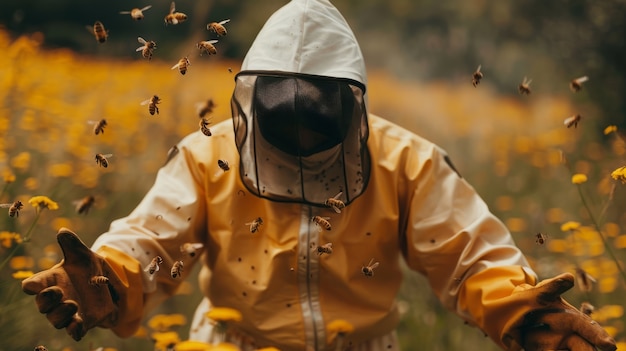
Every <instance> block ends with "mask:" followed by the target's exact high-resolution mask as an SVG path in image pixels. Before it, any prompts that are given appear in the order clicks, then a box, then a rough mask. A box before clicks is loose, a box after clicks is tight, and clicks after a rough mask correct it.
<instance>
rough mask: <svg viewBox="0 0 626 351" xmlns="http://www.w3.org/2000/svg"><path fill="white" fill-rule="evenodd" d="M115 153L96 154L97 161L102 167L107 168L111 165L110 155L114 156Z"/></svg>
mask: <svg viewBox="0 0 626 351" xmlns="http://www.w3.org/2000/svg"><path fill="white" fill-rule="evenodd" d="M112 156H113V154H96V163H97V164H98V165H99V166H100V167H104V168H107V167H109V160H108V159H109V157H112Z"/></svg>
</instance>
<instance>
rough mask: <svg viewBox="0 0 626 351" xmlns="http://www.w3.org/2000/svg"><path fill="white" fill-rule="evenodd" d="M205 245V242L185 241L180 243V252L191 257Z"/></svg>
mask: <svg viewBox="0 0 626 351" xmlns="http://www.w3.org/2000/svg"><path fill="white" fill-rule="evenodd" d="M203 247H204V244H202V243H184V244H182V245H180V252H181V253H183V254H187V255H189V257H194V256H195V255H196V251H198V250H200V249H202V248H203Z"/></svg>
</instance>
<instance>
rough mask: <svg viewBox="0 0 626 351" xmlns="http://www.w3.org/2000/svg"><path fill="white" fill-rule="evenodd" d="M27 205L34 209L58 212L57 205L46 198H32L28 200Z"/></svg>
mask: <svg viewBox="0 0 626 351" xmlns="http://www.w3.org/2000/svg"><path fill="white" fill-rule="evenodd" d="M28 203H29V204H31V205H32V206H33V207H35V208H36V209H38V210H39V209H44V208H47V209H49V210H58V209H59V204H57V203H56V202H54V201H52V200H50V199H49V198H48V197H47V196H42V195H40V196H33V197H31V198H30V200H28Z"/></svg>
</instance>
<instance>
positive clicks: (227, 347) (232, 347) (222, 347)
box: [211, 342, 239, 351]
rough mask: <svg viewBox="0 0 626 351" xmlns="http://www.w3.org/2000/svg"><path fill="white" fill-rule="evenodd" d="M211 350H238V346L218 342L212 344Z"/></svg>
mask: <svg viewBox="0 0 626 351" xmlns="http://www.w3.org/2000/svg"><path fill="white" fill-rule="evenodd" d="M211 351H239V348H238V347H237V345H234V344H231V343H229V342H220V343H218V344H217V345H214V346H213V348H212V349H211Z"/></svg>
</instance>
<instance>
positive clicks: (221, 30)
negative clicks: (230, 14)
mask: <svg viewBox="0 0 626 351" xmlns="http://www.w3.org/2000/svg"><path fill="white" fill-rule="evenodd" d="M228 22H230V20H229V19H225V20H223V21H220V22H211V23H209V24H207V25H206V29H207V30H210V31H212V32H215V34H217V35H219V36H220V37H223V36H225V35H226V33H227V32H226V28H225V27H224V25H225V24H226V23H228Z"/></svg>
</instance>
